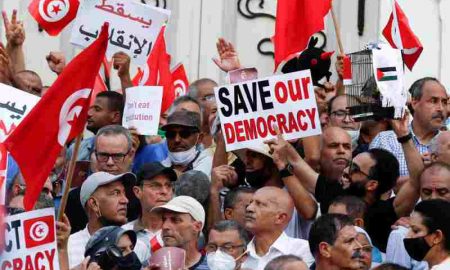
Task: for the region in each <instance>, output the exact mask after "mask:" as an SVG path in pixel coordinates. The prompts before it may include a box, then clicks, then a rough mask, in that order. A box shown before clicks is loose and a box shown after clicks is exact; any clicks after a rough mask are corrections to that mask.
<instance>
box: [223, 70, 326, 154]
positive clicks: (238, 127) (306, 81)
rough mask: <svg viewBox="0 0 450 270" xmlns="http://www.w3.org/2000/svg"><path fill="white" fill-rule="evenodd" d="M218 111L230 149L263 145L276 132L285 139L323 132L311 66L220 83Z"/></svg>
mask: <svg viewBox="0 0 450 270" xmlns="http://www.w3.org/2000/svg"><path fill="white" fill-rule="evenodd" d="M214 92H215V95H216V101H217V106H218V113H219V116H220V121H221V125H222V132H223V134H224V137H225V142H226V149H227V151H233V150H238V149H242V148H260V146H261V144H262V143H263V142H264V141H265V140H268V139H271V138H274V137H275V136H276V131H275V128H274V127H275V126H278V128H279V130H280V132H281V133H283V134H284V138H285V139H288V140H290V139H297V138H302V137H307V136H312V135H317V134H320V133H321V128H320V121H319V112H318V110H317V104H316V98H315V96H314V88H313V85H312V80H311V73H310V71H309V70H304V71H299V72H295V73H289V74H284V75H278V76H272V77H267V78H263V79H258V80H254V81H247V82H242V83H238V84H231V85H225V86H220V87H216V88H215V89H214Z"/></svg>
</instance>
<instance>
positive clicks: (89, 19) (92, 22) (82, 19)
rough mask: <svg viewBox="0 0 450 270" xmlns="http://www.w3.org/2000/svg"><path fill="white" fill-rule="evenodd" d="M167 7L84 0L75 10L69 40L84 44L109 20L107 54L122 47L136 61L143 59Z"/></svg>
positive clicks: (125, 0)
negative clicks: (76, 12)
mask: <svg viewBox="0 0 450 270" xmlns="http://www.w3.org/2000/svg"><path fill="white" fill-rule="evenodd" d="M169 17H170V11H168V10H164V9H160V8H155V7H152V6H149V5H144V4H141V3H137V2H132V1H130V0H85V1H84V2H83V4H82V5H81V6H80V8H79V10H78V14H77V17H76V19H75V22H74V25H73V28H72V36H71V39H70V42H71V43H72V44H75V45H78V46H81V47H83V48H86V47H87V46H89V45H90V44H91V43H92V42H93V41H94V40H95V39H96V38H97V36H98V34H99V33H100V29H101V27H102V25H103V24H104V23H105V22H108V23H109V31H110V33H109V44H108V49H107V51H106V56H107V57H108V58H111V57H112V55H113V54H114V53H116V52H119V51H123V52H125V53H127V54H128V55H129V56H130V57H131V61H133V62H134V63H135V64H137V65H143V64H145V63H146V61H147V58H148V56H149V54H150V52H151V50H152V47H153V44H154V42H155V40H156V37H157V36H158V33H159V31H160V30H161V27H162V26H163V25H164V24H165V23H166V22H167V21H168V20H169Z"/></svg>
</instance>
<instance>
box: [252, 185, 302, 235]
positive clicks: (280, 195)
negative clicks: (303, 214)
mask: <svg viewBox="0 0 450 270" xmlns="http://www.w3.org/2000/svg"><path fill="white" fill-rule="evenodd" d="M293 212H294V202H293V200H292V198H291V196H290V195H289V193H288V192H286V191H285V190H283V189H281V188H277V187H263V188H260V189H258V190H257V191H256V192H255V194H254V195H253V197H252V200H251V202H250V204H249V205H248V206H247V209H246V215H245V227H246V229H247V230H249V231H251V232H252V233H253V234H258V233H260V232H270V233H272V232H276V231H283V230H284V229H285V228H286V226H287V225H288V223H289V221H290V220H291V218H292V214H293Z"/></svg>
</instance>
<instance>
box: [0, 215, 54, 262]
mask: <svg viewBox="0 0 450 270" xmlns="http://www.w3.org/2000/svg"><path fill="white" fill-rule="evenodd" d="M55 224H56V222H55V209H54V208H46V209H40V210H35V211H30V212H25V213H22V214H17V215H12V216H8V217H6V219H5V228H6V230H5V231H3V230H2V231H1V232H2V233H4V236H5V249H4V251H3V253H2V254H0V269H20V270H25V269H54V270H58V269H59V261H58V252H57V248H56V225H55Z"/></svg>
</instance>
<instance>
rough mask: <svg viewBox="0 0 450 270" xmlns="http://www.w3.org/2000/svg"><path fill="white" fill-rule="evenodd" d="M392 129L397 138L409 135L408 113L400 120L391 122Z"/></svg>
mask: <svg viewBox="0 0 450 270" xmlns="http://www.w3.org/2000/svg"><path fill="white" fill-rule="evenodd" d="M391 126H392V129H393V130H394V132H395V135H397V138H400V137H404V136H406V135H408V134H409V112H408V111H406V112H405V114H404V115H403V117H402V118H401V119H398V120H397V119H394V120H391Z"/></svg>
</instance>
